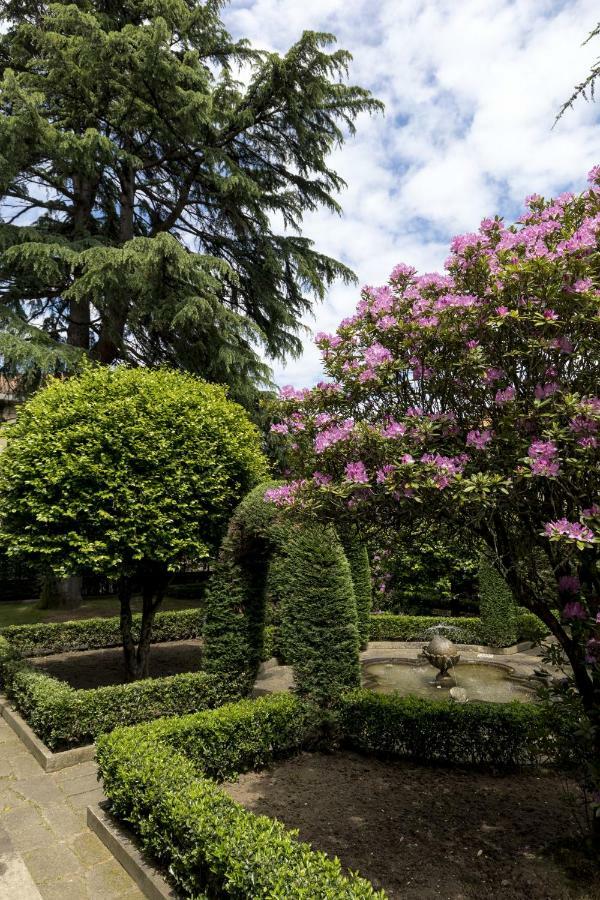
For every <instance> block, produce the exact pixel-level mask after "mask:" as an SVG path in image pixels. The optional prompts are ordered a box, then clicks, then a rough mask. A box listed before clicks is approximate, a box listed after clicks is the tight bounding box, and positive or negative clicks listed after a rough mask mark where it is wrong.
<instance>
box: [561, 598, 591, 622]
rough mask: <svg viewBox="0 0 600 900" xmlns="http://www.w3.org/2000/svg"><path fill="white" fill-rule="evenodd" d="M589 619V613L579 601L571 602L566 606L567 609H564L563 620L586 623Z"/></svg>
mask: <svg viewBox="0 0 600 900" xmlns="http://www.w3.org/2000/svg"><path fill="white" fill-rule="evenodd" d="M587 617H588V616H587V612H586V611H585V609H584V608H583V606H582V605H581V603H580V602H579V600H571V602H570V603H566V604H565V608H564V609H563V619H579V620H581V621H584V620H585V619H587Z"/></svg>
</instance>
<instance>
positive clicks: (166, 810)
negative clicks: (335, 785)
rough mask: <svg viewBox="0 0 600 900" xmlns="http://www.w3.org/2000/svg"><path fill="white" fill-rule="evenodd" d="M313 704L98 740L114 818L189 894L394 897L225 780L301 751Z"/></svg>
mask: <svg viewBox="0 0 600 900" xmlns="http://www.w3.org/2000/svg"><path fill="white" fill-rule="evenodd" d="M315 716H318V714H316V713H315V712H314V711H313V710H312V709H311V707H310V706H309V705H308V704H306V703H304V702H303V701H301V700H299V699H298V698H295V697H292V696H290V695H284V694H279V695H273V696H270V697H265V698H261V699H260V700H255V701H245V702H241V703H237V704H231V705H227V706H224V707H221V709H219V710H216V711H215V712H214V713H210V714H207V713H200V714H198V715H196V716H189V717H185V718H183V719H177V720H172V721H170V722H168V721H167V722H157V723H153V724H152V725H149V726H142V727H141V728H140V727H138V728H134V729H123V728H119V729H117V730H115V731H113V732H112V734H110V735H104V736H103V737H102V738H100V740H99V741H98V763H99V766H100V772H101V775H102V779H103V782H104V790H105V791H106V794H107V796H108V798H109V800H110V804H111V808H112V811H113V813H114V814H115V815H116V816H117V817H118V818H120V819H122V820H123V821H125V822H127V824H128V825H129V827H130V828H132V829H133V831H134V832H135V834H136V835H137V836H138V838H139V840H140V843H141V845H142V847H143V849H144V850H145V851H146V852H148V853H150V854H152V855H153V856H154V857H155V858H156V859H157V860H158V861H159V862H160V863H161V864H162V865H163V867H164V868H165V869H166V870H168V872H169V873H170V875H171V878H172V880H173V882H174V884H175V887H176V889H177V891H178V893H180V894H181V896H183V897H188V898H192V897H204V898H236V900H239V898H244V897H246V898H253V900H258V898H269V900H284V898H285V900H287V898H289V897H295V898H298V900H367V898H379V900H384V898H385V894H384V893H383V891H380V892H377V891H375V889H374V888H373V887H372V885H371V884H370V883H369V882H368V881H366V880H364V879H362V878H360V877H358V876H357V875H353V874H350V875H348V876H345V875H344V874H343V872H342V867H341V865H340V863H339V861H338V860H337V859H330V858H329V857H328V856H326V855H325V854H324V853H322V852H319V851H314V850H312V849H311V848H310V846H309V845H308V844H305V843H301V842H299V841H298V840H297V839H296V838H297V832H294V831H288V830H287V829H286V828H285V827H284V825H282V824H281V823H280V822H277V821H275V820H273V819H269V818H267V817H266V816H256V815H254V814H253V813H251V812H248V811H247V810H246V809H244V808H243V807H242V806H240V805H239V804H238V803H235V802H234V801H233V800H231V798H230V797H228V796H227V794H225V792H224V791H222V790H221V789H220V788H219V786H218V785H217V784H215V782H214V781H213V780H212V778H209V777H206V776H212V777H218V778H223V777H226V776H231V775H233V774H234V773H235V772H239V771H243V770H244V769H248V768H256V767H258V766H262V765H264V764H266V763H267V762H269V761H270V760H272V759H273V758H274V757H276V756H282V755H288V754H289V753H291V752H294V750H298V749H300V747H301V746H303V745H304V743H305V742H306V740H310V738H311V735H312V734H313V728H314V724H315Z"/></svg>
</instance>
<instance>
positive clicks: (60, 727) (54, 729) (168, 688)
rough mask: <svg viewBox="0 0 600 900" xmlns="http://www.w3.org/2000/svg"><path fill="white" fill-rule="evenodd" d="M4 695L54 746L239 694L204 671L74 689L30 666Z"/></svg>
mask: <svg viewBox="0 0 600 900" xmlns="http://www.w3.org/2000/svg"><path fill="white" fill-rule="evenodd" d="M7 693H8V696H9V698H10V700H11V702H12V703H13V704H14V706H15V707H16V708H17V709H18V710H19V712H20V713H21V714H22V715H23V717H24V718H25V719H26V720H27V722H28V723H29V725H30V726H31V728H33V730H34V731H35V733H36V734H37V735H38V737H40V738H41V739H42V740H43V741H44V743H45V744H47V745H48V747H50V749H52V750H62V749H65V748H67V747H73V746H80V745H82V744H88V743H91V742H92V741H94V739H95V738H96V737H97V736H98V735H99V734H102V733H104V732H108V731H112V729H113V728H116V727H117V726H118V725H135V724H137V723H138V722H146V721H148V720H149V719H155V718H158V717H159V716H173V715H176V714H185V713H190V712H195V711H196V710H199V709H210V708H212V707H215V706H219V705H220V704H221V703H225V702H227V701H230V700H234V699H237V698H238V697H239V696H240V691H239V687H238V686H237V685H236V684H235V682H233V681H228V682H227V683H223V682H222V681H221V680H220V679H218V678H216V677H215V676H214V675H208V674H207V673H205V672H185V673H183V674H180V675H170V676H168V677H166V678H146V679H144V680H142V681H137V682H134V683H133V684H117V685H110V686H108V687H101V688H95V689H92V690H74V689H73V688H72V687H70V686H69V685H68V684H66V683H65V682H64V681H60V680H59V679H57V678H52V677H50V676H48V675H45V674H44V673H42V672H38V671H35V670H33V669H31V668H28V667H21V668H19V669H18V671H16V672H14V673H12V674H11V676H10V677H9V679H8V683H7Z"/></svg>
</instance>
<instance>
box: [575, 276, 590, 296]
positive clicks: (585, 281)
mask: <svg viewBox="0 0 600 900" xmlns="http://www.w3.org/2000/svg"><path fill="white" fill-rule="evenodd" d="M593 286H594V283H593V281H592V279H591V278H580V279H579V281H576V282H575V284H574V285H573V287H572V290H573V291H574V292H575V293H576V294H583V293H585V292H586V291H591V289H592V288H593Z"/></svg>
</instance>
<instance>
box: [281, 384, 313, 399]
mask: <svg viewBox="0 0 600 900" xmlns="http://www.w3.org/2000/svg"><path fill="white" fill-rule="evenodd" d="M309 394H310V391H309V389H308V388H302V389H301V390H296V388H295V387H294V386H293V385H291V384H286V385H284V387H282V388H281V390H280V391H279V396H280V397H281V399H282V400H304V399H305V398H306V397H308V395H309Z"/></svg>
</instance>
